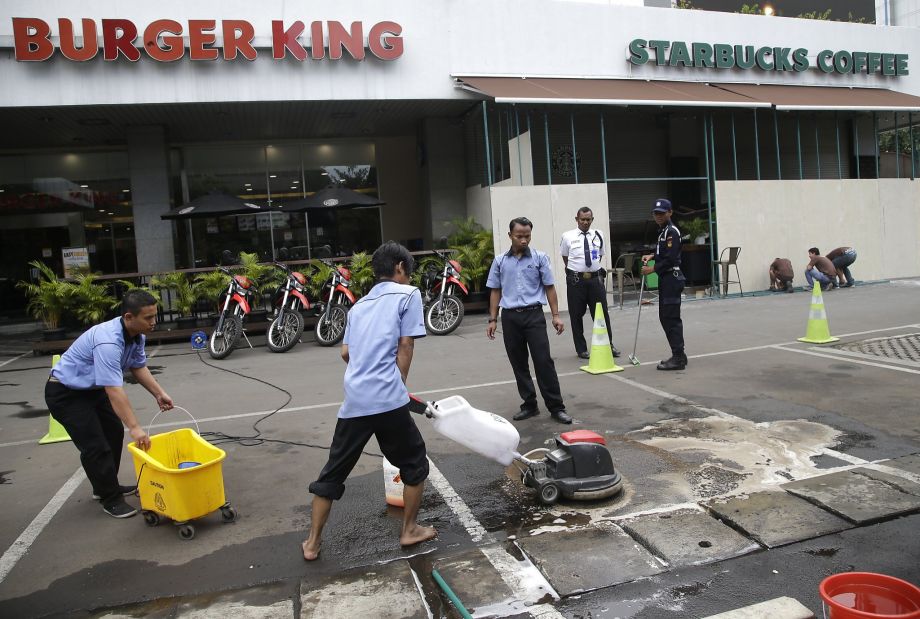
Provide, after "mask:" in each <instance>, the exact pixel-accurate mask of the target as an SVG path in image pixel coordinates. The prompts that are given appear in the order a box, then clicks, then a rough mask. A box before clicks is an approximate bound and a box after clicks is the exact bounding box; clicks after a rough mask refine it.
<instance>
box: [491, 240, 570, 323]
mask: <svg viewBox="0 0 920 619" xmlns="http://www.w3.org/2000/svg"><path fill="white" fill-rule="evenodd" d="M553 284H555V280H553V269H552V266H551V265H550V262H549V256H547V255H546V254H544V253H543V252H541V251H537V250H536V249H531V248H529V247H528V248H527V249H525V250H524V252H523V253H522V254H521V256H520V257H516V256H514V254H512V253H511V250H508V253H505V254H502V255H501V256H495V258H494V259H493V260H492V267H491V268H490V269H489V279H488V280H487V281H486V286H488V287H489V288H501V289H502V298H501V301H500V302H499V306H500V307H503V308H505V309H514V308H517V307H528V306H530V305H546V288H545V286H552V285H553Z"/></svg>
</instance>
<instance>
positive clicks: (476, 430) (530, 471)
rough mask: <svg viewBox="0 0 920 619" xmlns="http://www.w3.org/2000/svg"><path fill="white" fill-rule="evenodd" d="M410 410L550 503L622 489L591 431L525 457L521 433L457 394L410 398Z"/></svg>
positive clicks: (599, 439)
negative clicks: (509, 469) (513, 473)
mask: <svg viewBox="0 0 920 619" xmlns="http://www.w3.org/2000/svg"><path fill="white" fill-rule="evenodd" d="M409 410H410V411H412V412H413V413H417V414H419V415H424V416H425V417H428V418H429V419H431V420H432V425H433V426H434V429H435V431H437V432H438V433H439V434H441V435H442V436H446V437H447V438H449V439H451V440H452V441H455V442H457V443H460V444H461V445H463V446H464V447H466V448H468V449H470V450H472V451H475V452H476V453H478V454H479V455H481V456H484V457H486V458H489V459H491V460H495V461H496V462H498V463H499V464H502V465H504V466H508V465H509V464H511V463H512V462H513V463H514V464H515V466H517V468H518V470H520V472H521V482H522V483H523V484H524V485H525V486H528V487H530V488H533V489H534V490H536V491H537V496H538V498H539V499H540V502H542V503H543V504H545V505H552V504H554V503H555V502H556V501H558V500H559V498H560V497H565V498H567V499H575V500H595V499H604V498H607V497H610V496H613V495H615V494H617V493H618V492H620V490H622V479H621V477H620V474H619V473H617V471H616V469H614V467H613V459H612V458H611V457H610V452H609V451H607V447H606V444H607V443H606V441H605V440H604V437H603V436H601V435H600V434H597V433H595V432H591V431H590V430H574V431H572V432H565V433H564V434H561V435H559V436H557V437H556V447H555V449H546V448H540V449H534V450H532V451H529V452H527V453H526V454H524V455H521V454H520V453H519V452H518V451H517V449H518V445H519V443H520V442H521V435H520V434H518V431H517V429H516V428H515V427H514V426H513V425H511V423H510V422H509V421H508V420H507V419H504V418H502V417H499V416H498V415H495V414H493V413H488V412H486V411H482V410H479V409H476V408H473V407H472V406H471V405H470V403H469V402H467V401H466V399H465V398H463V397H461V396H458V395H455V396H450V397H448V398H444V399H443V400H438V401H437V402H425V401H423V400H420V399H418V398H417V397H415V396H410V402H409Z"/></svg>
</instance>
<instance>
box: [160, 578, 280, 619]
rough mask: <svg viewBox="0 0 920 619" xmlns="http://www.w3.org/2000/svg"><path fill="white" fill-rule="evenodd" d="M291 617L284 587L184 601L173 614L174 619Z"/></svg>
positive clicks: (193, 598) (192, 598) (265, 587)
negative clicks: (174, 614) (174, 615)
mask: <svg viewBox="0 0 920 619" xmlns="http://www.w3.org/2000/svg"><path fill="white" fill-rule="evenodd" d="M293 616H294V600H293V598H292V588H291V585H290V584H284V583H272V584H268V585H261V586H256V587H249V588H246V589H237V590H235V591H224V592H221V593H215V594H211V595H199V596H195V597H186V598H183V599H182V601H181V602H180V603H179V607H178V609H177V611H176V619H209V618H210V617H222V618H225V619H290V618H291V617H293Z"/></svg>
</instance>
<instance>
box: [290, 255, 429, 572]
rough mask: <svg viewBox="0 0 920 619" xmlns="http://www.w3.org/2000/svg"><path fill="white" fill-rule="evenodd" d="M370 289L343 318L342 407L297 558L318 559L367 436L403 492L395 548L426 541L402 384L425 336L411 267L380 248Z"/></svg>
mask: <svg viewBox="0 0 920 619" xmlns="http://www.w3.org/2000/svg"><path fill="white" fill-rule="evenodd" d="M371 264H372V266H373V269H374V277H375V278H376V280H377V283H376V284H375V285H374V287H373V288H371V291H370V292H368V293H367V294H366V295H365V296H363V297H361V299H359V300H358V302H357V303H355V306H354V307H353V308H352V309H351V311H350V312H349V313H348V325H347V326H346V328H345V339H344V343H343V345H342V359H343V360H344V361H345V363H346V364H348V366H347V368H346V369H345V401H344V402H342V406H341V408H339V414H338V421H337V422H336V426H335V433H334V434H333V437H332V446H331V447H330V448H329V460H328V462H327V463H326V466H324V467H323V470H322V472H321V473H320V474H319V478H317V480H316V481H314V482H313V483H312V484H310V492H311V493H313V507H312V513H313V516H312V519H311V523H310V535H309V537H308V538H307V539H306V540H305V541H304V542H303V544H302V548H303V557H304V559H306V560H307V561H313V560H315V559H317V558H318V557H319V551H320V544H321V543H322V534H323V527H324V526H325V524H326V520H327V519H328V518H329V512H330V511H331V509H332V502H333V501H334V500H338V499H340V498H342V494H343V493H344V492H345V479H346V478H347V477H348V474H349V473H351V470H352V469H353V468H354V467H355V465H356V464H357V463H358V458H360V457H361V452H362V450H363V449H364V446H365V445H367V442H368V441H369V440H370V438H371V436H376V437H377V443H378V444H379V445H380V450H381V451H382V452H383V455H384V456H386V458H387V460H389V461H390V462H391V463H392V464H393V465H394V466H397V467H399V472H400V477H401V478H402V482H403V484H404V491H403V499H404V501H405V509H404V511H403V524H402V530H401V532H400V536H399V543H400V544H402V545H403V546H411V545H413V544H418V543H420V542H424V541H427V540H430V539H433V538H434V537H435V535H437V532H436V531H435V530H434V528H433V527H423V526H420V525H419V524H418V523H417V522H416V516H418V510H419V506H420V505H421V503H422V491H423V490H424V488H425V479H426V478H427V477H428V457H427V455H426V452H425V441H424V440H423V439H422V435H421V433H419V431H418V428H417V427H416V426H415V422H414V421H412V418H411V417H410V414H409V407H408V404H409V392H408V390H407V389H406V379H407V377H408V376H409V366H410V365H411V364H412V354H413V351H414V348H415V338H418V337H424V336H425V323H424V318H423V315H422V297H421V294H420V293H419V291H418V288H415V287H414V286H410V285H408V284H409V277H410V276H411V275H412V271H413V269H414V268H415V261H414V260H413V258H412V255H411V254H410V253H409V251H408V250H407V249H406V248H405V247H403V246H402V245H400V244H398V243H394V242H393V241H388V242H387V243H384V244H383V245H381V246H380V247H379V248H377V251H375V252H374V256H373V258H372V259H371Z"/></svg>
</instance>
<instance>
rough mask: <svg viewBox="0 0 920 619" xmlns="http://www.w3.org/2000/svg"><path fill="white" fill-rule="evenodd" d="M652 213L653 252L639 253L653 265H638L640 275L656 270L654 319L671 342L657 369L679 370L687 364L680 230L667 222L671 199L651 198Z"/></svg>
mask: <svg viewBox="0 0 920 619" xmlns="http://www.w3.org/2000/svg"><path fill="white" fill-rule="evenodd" d="M652 216H653V217H654V218H655V223H656V224H658V226H659V231H658V245H657V247H656V248H655V253H654V254H648V255H646V256H642V262H643V264H645V263H647V262H648V261H649V260H651V259H652V258H654V259H655V266H654V267H651V266H648V264H645V266H643V267H642V275H649V274H651V273H657V274H658V292H659V299H658V319H659V320H660V321H661V326H662V328H663V329H664V333H665V335H666V336H667V337H668V344H670V345H671V358H670V359H667V360H665V361H662V362H660V363H659V364H658V369H659V370H683V369H684V368H686V367H687V355H686V354H684V323H683V322H682V321H681V319H680V296H681V293H682V292H683V290H684V282H685V281H686V278H685V277H684V275H683V273H681V272H680V230H678V229H677V227H676V226H674V224H672V223H671V202H670V201H669V200H667V199H665V198H659V199H657V200H655V208H653V209H652Z"/></svg>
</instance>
